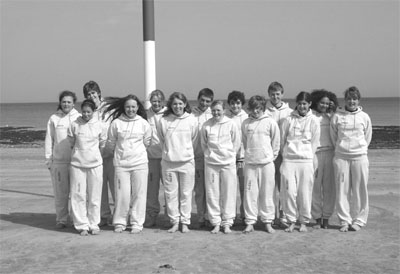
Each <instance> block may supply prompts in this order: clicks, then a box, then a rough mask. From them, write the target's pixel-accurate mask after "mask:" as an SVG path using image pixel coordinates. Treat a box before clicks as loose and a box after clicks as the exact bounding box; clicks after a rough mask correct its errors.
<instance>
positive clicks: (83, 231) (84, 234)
mask: <svg viewBox="0 0 400 274" xmlns="http://www.w3.org/2000/svg"><path fill="white" fill-rule="evenodd" d="M79 234H80V235H81V236H88V235H89V232H88V231H87V230H82V231H81V232H80V233H79Z"/></svg>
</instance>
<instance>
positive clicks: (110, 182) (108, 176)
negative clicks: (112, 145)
mask: <svg viewBox="0 0 400 274" xmlns="http://www.w3.org/2000/svg"><path fill="white" fill-rule="evenodd" d="M114 176H115V172H114V163H113V158H112V157H109V158H106V159H103V188H102V191H101V209H100V216H101V218H102V219H108V218H111V217H112V212H111V208H110V199H109V195H108V188H110V192H111V197H112V200H113V201H114V202H115V190H114Z"/></svg>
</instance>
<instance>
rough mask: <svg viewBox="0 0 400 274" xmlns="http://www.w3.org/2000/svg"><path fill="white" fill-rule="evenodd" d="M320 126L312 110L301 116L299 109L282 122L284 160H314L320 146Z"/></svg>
mask: <svg viewBox="0 0 400 274" xmlns="http://www.w3.org/2000/svg"><path fill="white" fill-rule="evenodd" d="M319 138H320V126H319V122H318V121H317V120H316V119H315V116H314V115H313V114H312V111H311V110H310V111H308V112H307V114H306V115H305V116H301V115H300V114H299V113H298V111H297V110H295V111H293V112H292V114H291V115H290V116H289V117H287V118H286V119H285V120H284V121H283V123H282V131H281V151H282V157H283V160H284V161H291V162H313V159H314V156H315V152H316V150H317V147H318V146H319Z"/></svg>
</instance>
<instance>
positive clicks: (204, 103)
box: [197, 95, 212, 111]
mask: <svg viewBox="0 0 400 274" xmlns="http://www.w3.org/2000/svg"><path fill="white" fill-rule="evenodd" d="M197 101H198V103H199V109H200V110H201V111H205V110H206V109H207V108H209V107H210V105H211V103H212V99H211V98H210V97H207V96H205V95H201V96H200V98H199V99H198V100H197Z"/></svg>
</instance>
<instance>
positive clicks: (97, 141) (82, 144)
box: [68, 117, 107, 168]
mask: <svg viewBox="0 0 400 274" xmlns="http://www.w3.org/2000/svg"><path fill="white" fill-rule="evenodd" d="M68 138H69V140H70V143H71V146H72V147H73V148H72V155H71V165H72V166H75V167H81V168H93V167H98V166H100V165H102V164H103V159H102V153H103V149H104V146H105V144H106V140H107V135H106V134H105V132H104V130H103V125H102V123H101V122H100V121H99V120H98V119H97V118H96V117H94V118H92V119H91V120H90V121H88V122H86V121H85V120H83V119H82V117H79V118H78V119H76V120H75V121H74V122H72V124H71V127H70V129H69V131H68Z"/></svg>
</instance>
